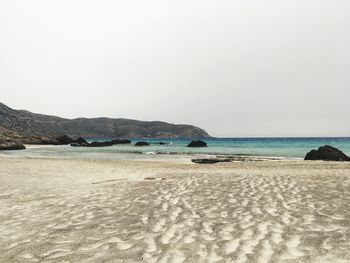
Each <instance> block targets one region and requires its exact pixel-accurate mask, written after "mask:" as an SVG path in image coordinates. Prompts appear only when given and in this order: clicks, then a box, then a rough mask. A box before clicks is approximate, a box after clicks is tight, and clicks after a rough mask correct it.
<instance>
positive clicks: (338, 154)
mask: <svg viewBox="0 0 350 263" xmlns="http://www.w3.org/2000/svg"><path fill="white" fill-rule="evenodd" d="M305 160H323V161H350V157H348V156H346V155H345V154H344V153H343V152H342V151H340V150H338V149H337V148H334V147H332V146H329V145H325V146H321V147H319V148H318V150H311V151H310V152H308V153H307V154H306V156H305Z"/></svg>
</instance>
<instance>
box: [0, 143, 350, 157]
mask: <svg viewBox="0 0 350 263" xmlns="http://www.w3.org/2000/svg"><path fill="white" fill-rule="evenodd" d="M87 140H88V141H90V142H91V141H105V140H108V139H99V138H89V139H87ZM202 140H203V141H205V142H207V144H208V147H205V148H189V147H186V146H187V145H188V143H189V142H190V141H191V140H190V139H185V138H182V139H144V138H143V139H142V138H134V139H133V140H132V143H131V144H130V145H114V146H110V147H71V146H68V145H65V146H35V147H27V149H26V150H22V151H3V152H2V153H1V154H2V155H9V156H27V157H44V158H67V159H98V160H133V159H169V160H170V159H174V158H175V159H176V158H184V157H191V158H192V157H193V156H198V157H215V156H218V155H220V156H221V155H224V156H256V157H274V158H284V159H302V158H304V157H305V155H306V153H307V152H309V151H310V150H312V149H317V148H318V147H319V146H323V145H326V144H327V145H331V146H334V147H336V148H338V149H340V150H341V151H343V152H344V153H345V154H347V155H349V156H350V137H332V138H331V137H322V138H316V137H312V138H300V137H298V138H203V139H202ZM137 141H147V142H149V143H150V146H143V147H136V146H134V143H135V142H137ZM160 142H163V143H164V144H162V145H161V144H160Z"/></svg>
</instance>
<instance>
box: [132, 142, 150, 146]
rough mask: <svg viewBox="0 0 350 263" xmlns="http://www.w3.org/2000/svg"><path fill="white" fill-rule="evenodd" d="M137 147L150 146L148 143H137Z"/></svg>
mask: <svg viewBox="0 0 350 263" xmlns="http://www.w3.org/2000/svg"><path fill="white" fill-rule="evenodd" d="M135 146H149V143H148V142H137V143H135Z"/></svg>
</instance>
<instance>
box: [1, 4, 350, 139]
mask: <svg viewBox="0 0 350 263" xmlns="http://www.w3.org/2000/svg"><path fill="white" fill-rule="evenodd" d="M0 101H1V102H3V103H5V104H8V105H9V106H11V107H13V108H17V109H27V110H30V111H34V112H39V113H46V114H54V115H59V116H62V117H69V118H73V117H79V116H85V117H96V116H107V117H124V118H133V119H141V120H164V121H168V122H173V123H188V124H194V125H197V126H200V127H202V128H204V129H206V130H207V131H208V132H209V133H210V134H211V135H213V136H350V1H349V0H327V1H323V0H294V1H289V0H288V1H287V0H273V1H269V0H264V1H261V0H228V1H224V0H212V1H208V0H198V1H189V0H186V1H185V0H173V1H167V0H159V1H154V0H148V1H145V0H127V1H118V0H111V1H103V0H98V1H97V0H96V1H89V0H60V1H52V0H50V1H49V0H31V1H29V0H2V1H0Z"/></svg>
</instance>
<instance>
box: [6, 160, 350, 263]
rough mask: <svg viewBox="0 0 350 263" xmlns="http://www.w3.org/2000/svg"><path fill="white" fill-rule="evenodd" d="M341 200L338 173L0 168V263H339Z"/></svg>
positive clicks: (295, 165) (344, 240)
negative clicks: (147, 178)
mask: <svg viewBox="0 0 350 263" xmlns="http://www.w3.org/2000/svg"><path fill="white" fill-rule="evenodd" d="M146 177H150V178H151V179H152V178H153V177H154V178H155V179H156V180H144V179H145V178H146ZM150 178H149V179H150ZM349 190H350V165H349V164H346V163H329V162H304V161H263V162H249V163H224V164H215V165H210V166H206V165H204V166H202V165H195V164H182V163H181V164H179V163H160V162H157V163H153V162H141V161H139V162H137V161H136V162H131V161H108V162H107V161H72V160H71V161H68V160H50V159H26V158H0V255H1V256H0V262H235V263H237V262H257V263H260V262H261V263H264V262H286V263H287V262H315V263H316V262H350V191H349Z"/></svg>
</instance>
